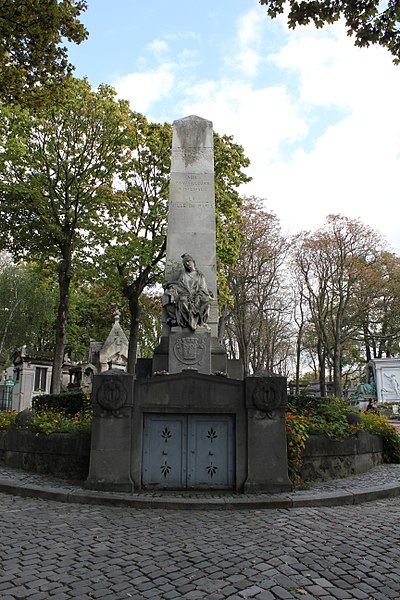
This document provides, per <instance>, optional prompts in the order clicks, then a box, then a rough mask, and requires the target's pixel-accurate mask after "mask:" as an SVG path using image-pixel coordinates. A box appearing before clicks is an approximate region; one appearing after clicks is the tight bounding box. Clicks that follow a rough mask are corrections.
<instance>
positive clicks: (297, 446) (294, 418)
mask: <svg viewBox="0 0 400 600" xmlns="http://www.w3.org/2000/svg"><path fill="white" fill-rule="evenodd" d="M307 423H308V420H307V418H306V417H305V416H303V415H298V414H293V413H291V412H287V413H286V439H287V451H288V473H289V477H290V479H291V481H292V483H293V484H294V485H295V486H300V485H302V484H303V483H304V481H303V480H302V479H301V477H300V471H301V465H302V459H301V454H302V452H303V450H304V448H305V445H306V441H307V438H308V433H307Z"/></svg>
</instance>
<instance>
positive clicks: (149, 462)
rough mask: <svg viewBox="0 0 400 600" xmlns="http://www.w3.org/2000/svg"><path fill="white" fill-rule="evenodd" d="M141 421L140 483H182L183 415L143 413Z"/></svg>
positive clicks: (174, 485) (178, 485)
mask: <svg viewBox="0 0 400 600" xmlns="http://www.w3.org/2000/svg"><path fill="white" fill-rule="evenodd" d="M143 425H144V436H143V476H142V479H143V485H144V486H145V487H147V486H152V487H162V488H182V487H185V486H186V464H187V459H186V449H187V434H186V432H187V419H186V416H184V415H144V422H143Z"/></svg>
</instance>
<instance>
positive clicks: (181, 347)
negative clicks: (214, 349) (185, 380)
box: [174, 336, 206, 365]
mask: <svg viewBox="0 0 400 600" xmlns="http://www.w3.org/2000/svg"><path fill="white" fill-rule="evenodd" d="M205 348H206V346H205V344H204V341H203V340H202V339H201V338H199V337H195V336H191V337H182V338H179V339H178V340H177V342H176V344H175V345H174V354H175V356H176V358H177V359H178V360H179V361H180V362H182V363H184V364H187V365H194V364H196V363H198V362H200V361H201V360H202V358H203V356H204V352H205Z"/></svg>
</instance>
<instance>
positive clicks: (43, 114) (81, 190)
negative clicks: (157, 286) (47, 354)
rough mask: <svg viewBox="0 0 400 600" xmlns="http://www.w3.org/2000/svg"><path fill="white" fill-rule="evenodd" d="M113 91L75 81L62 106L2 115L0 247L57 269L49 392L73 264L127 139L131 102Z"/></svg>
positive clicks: (56, 384) (56, 383)
mask: <svg viewBox="0 0 400 600" xmlns="http://www.w3.org/2000/svg"><path fill="white" fill-rule="evenodd" d="M114 95H115V94H114V91H113V90H112V89H111V88H110V87H108V86H100V87H99V89H98V91H93V90H92V89H91V87H90V85H89V83H88V82H87V81H85V80H75V79H70V80H69V82H68V93H67V94H66V95H65V97H64V100H63V102H62V103H58V104H57V105H56V106H54V107H45V108H42V109H41V110H38V111H36V112H35V113H29V112H28V111H27V110H22V109H19V108H18V107H15V108H12V107H6V106H4V105H3V107H2V110H1V113H0V139H1V150H0V200H1V202H0V221H1V223H2V228H1V232H0V248H1V247H3V248H6V249H8V250H9V251H10V252H12V253H13V254H14V256H17V257H27V256H28V257H29V258H30V259H32V258H33V259H35V260H37V261H38V262H41V263H42V264H47V265H49V266H52V267H53V268H54V270H55V271H56V272H57V277H58V285H59V302H58V313H57V319H56V339H55V353H54V362H53V370H52V382H51V391H52V392H58V391H59V389H60V380H61V369H62V363H63V357H64V350H65V347H66V343H67V338H66V327H67V322H68V313H69V294H70V285H71V279H72V276H73V265H74V262H75V261H76V256H77V253H78V251H83V250H84V249H85V243H87V240H88V239H89V243H90V235H89V236H88V232H90V231H93V230H94V229H95V228H96V227H97V222H98V215H99V211H100V209H101V208H102V207H103V206H104V204H105V202H106V201H108V200H109V197H110V195H111V192H110V186H111V184H112V182H113V179H114V177H115V174H116V172H118V170H119V169H120V167H121V160H122V156H123V153H122V149H123V147H124V146H125V143H126V133H125V120H126V113H127V105H126V103H125V102H122V101H119V102H116V101H115V98H114Z"/></svg>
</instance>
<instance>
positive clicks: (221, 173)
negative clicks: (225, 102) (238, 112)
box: [214, 133, 251, 306]
mask: <svg viewBox="0 0 400 600" xmlns="http://www.w3.org/2000/svg"><path fill="white" fill-rule="evenodd" d="M249 164H250V161H249V159H248V158H247V157H246V156H245V154H244V149H243V147H242V146H240V145H239V144H236V143H235V142H234V141H233V137H232V136H228V135H223V136H219V135H218V134H216V133H214V168H215V211H216V233H217V248H216V249H217V276H218V303H219V306H223V305H224V304H229V303H230V302H231V294H230V291H229V288H228V284H227V275H226V268H227V267H232V266H233V265H234V264H235V263H236V261H237V259H238V256H239V248H240V242H241V233H240V227H239V223H240V218H241V217H240V209H241V207H242V198H241V197H240V196H239V192H238V188H239V186H240V185H241V184H243V183H247V182H249V181H250V179H251V178H250V177H248V176H247V175H246V174H245V172H244V169H245V168H246V167H248V166H249Z"/></svg>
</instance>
